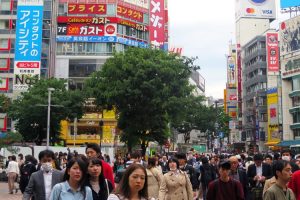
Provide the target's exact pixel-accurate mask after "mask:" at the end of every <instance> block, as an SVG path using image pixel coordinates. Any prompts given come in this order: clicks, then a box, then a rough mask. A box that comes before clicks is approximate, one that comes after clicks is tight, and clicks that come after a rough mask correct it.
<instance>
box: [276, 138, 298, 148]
mask: <svg viewBox="0 0 300 200" xmlns="http://www.w3.org/2000/svg"><path fill="white" fill-rule="evenodd" d="M296 144H300V140H284V141H281V142H279V143H278V144H277V145H276V146H280V147H289V146H291V145H296Z"/></svg>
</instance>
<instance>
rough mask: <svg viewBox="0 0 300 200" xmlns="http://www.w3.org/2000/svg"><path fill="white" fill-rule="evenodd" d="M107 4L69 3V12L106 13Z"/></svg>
mask: <svg viewBox="0 0 300 200" xmlns="http://www.w3.org/2000/svg"><path fill="white" fill-rule="evenodd" d="M106 10H107V9H106V4H74V3H69V4H68V13H69V14H98V15H105V14H106Z"/></svg>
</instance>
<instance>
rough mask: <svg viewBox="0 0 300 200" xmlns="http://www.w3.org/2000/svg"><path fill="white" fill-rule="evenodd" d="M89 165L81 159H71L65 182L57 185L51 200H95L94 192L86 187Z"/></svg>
mask: <svg viewBox="0 0 300 200" xmlns="http://www.w3.org/2000/svg"><path fill="white" fill-rule="evenodd" d="M86 173H87V163H86V162H85V161H83V160H82V159H81V158H80V157H74V158H71V159H70V160H69V161H68V163H67V167H66V171H65V176H64V180H65V182H62V183H58V184H56V185H55V186H54V187H53V189H52V191H51V195H50V198H49V200H74V199H76V200H93V197H92V191H91V189H90V188H89V187H87V186H84V183H85V177H86Z"/></svg>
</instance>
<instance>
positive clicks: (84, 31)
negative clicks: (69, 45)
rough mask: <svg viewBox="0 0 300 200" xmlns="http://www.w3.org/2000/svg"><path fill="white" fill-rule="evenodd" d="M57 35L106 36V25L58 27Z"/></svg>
mask: <svg viewBox="0 0 300 200" xmlns="http://www.w3.org/2000/svg"><path fill="white" fill-rule="evenodd" d="M57 35H91V36H95V35H98V36H104V25H85V24H68V25H61V24H58V26H57Z"/></svg>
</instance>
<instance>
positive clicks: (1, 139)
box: [0, 132, 23, 150]
mask: <svg viewBox="0 0 300 200" xmlns="http://www.w3.org/2000/svg"><path fill="white" fill-rule="evenodd" d="M22 139H23V137H22V135H21V134H20V133H18V132H8V133H0V150H1V148H5V147H9V146H10V145H12V144H13V143H16V142H21V141H22Z"/></svg>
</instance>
